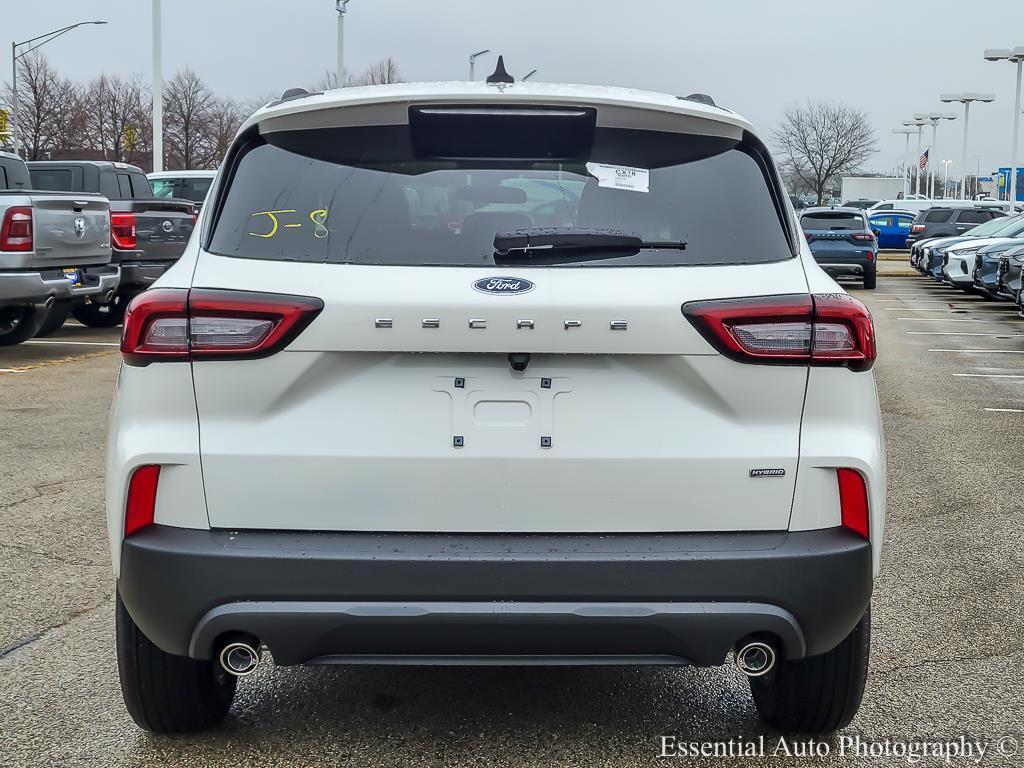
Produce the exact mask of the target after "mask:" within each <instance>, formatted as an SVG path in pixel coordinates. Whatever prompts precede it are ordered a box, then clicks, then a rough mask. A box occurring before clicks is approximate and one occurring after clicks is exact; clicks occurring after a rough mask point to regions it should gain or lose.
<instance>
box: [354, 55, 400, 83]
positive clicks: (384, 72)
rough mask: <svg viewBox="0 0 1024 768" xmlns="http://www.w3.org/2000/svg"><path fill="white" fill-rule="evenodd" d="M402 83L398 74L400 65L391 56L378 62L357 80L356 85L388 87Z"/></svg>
mask: <svg viewBox="0 0 1024 768" xmlns="http://www.w3.org/2000/svg"><path fill="white" fill-rule="evenodd" d="M400 82H402V76H401V75H400V74H399V73H398V65H397V64H396V63H395V60H394V59H392V58H391V57H390V56H388V57H387V58H386V59H382V60H381V61H378V62H377V63H376V64H374V65H373V66H372V67H370V68H369V69H368V70H366V71H365V72H363V74H361V75H360V76H359V77H357V78H356V85H387V84H388V83H400Z"/></svg>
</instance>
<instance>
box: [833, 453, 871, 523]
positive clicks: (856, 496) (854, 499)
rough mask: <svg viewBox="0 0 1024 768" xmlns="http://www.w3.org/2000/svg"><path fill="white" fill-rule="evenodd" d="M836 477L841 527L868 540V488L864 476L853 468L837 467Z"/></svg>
mask: <svg viewBox="0 0 1024 768" xmlns="http://www.w3.org/2000/svg"><path fill="white" fill-rule="evenodd" d="M836 477H837V478H838V479H839V506H840V508H841V510H842V521H843V527H844V528H849V529H850V530H851V531H853V532H854V533H857V534H860V535H861V536H863V537H864V538H865V539H869V540H870V538H871V524H870V518H869V517H868V488H867V484H866V483H865V482H864V476H863V475H862V474H861V473H860V472H858V471H857V470H855V469H837V470H836Z"/></svg>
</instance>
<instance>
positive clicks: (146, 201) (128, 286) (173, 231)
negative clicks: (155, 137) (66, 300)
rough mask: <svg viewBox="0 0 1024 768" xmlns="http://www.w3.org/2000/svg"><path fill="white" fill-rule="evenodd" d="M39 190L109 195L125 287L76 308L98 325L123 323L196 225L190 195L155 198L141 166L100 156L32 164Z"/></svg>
mask: <svg viewBox="0 0 1024 768" xmlns="http://www.w3.org/2000/svg"><path fill="white" fill-rule="evenodd" d="M28 169H29V173H30V174H31V176H32V184H33V186H35V187H36V188H37V189H52V190H70V191H73V192H99V193H100V194H102V195H106V196H107V197H108V198H109V199H110V233H111V245H112V246H113V260H114V262H115V263H116V264H119V265H120V267H121V286H120V288H119V289H118V291H117V294H116V295H115V296H114V299H113V301H111V302H109V303H107V304H96V303H93V302H88V303H85V304H83V305H82V306H79V307H75V308H73V309H72V314H74V316H75V319H76V320H78V321H79V322H81V323H84V324H85V325H89V326H93V327H96V328H108V327H111V326H115V325H119V324H120V323H121V320H122V318H123V317H124V309H125V307H126V306H127V304H128V302H129V301H131V299H132V297H134V296H135V295H136V294H138V293H141V292H142V291H144V290H146V288H148V287H149V286H150V285H152V284H153V281H155V280H156V279H157V278H158V277H160V275H162V274H163V273H164V272H166V271H167V269H168V267H170V266H171V265H172V264H173V263H174V262H176V261H177V260H178V257H180V256H181V254H182V251H184V250H185V244H186V243H188V239H189V237H190V236H191V235H192V227H193V225H194V224H195V204H194V203H193V202H192V201H191V200H178V199H174V198H166V197H165V198H157V197H155V196H154V194H153V189H152V187H150V185H149V180H148V179H147V178H146V174H144V173H143V172H142V169H141V168H138V167H136V166H134V165H128V164H127V163H112V162H107V161H96V160H45V161H44V160H40V161H32V162H30V163H28Z"/></svg>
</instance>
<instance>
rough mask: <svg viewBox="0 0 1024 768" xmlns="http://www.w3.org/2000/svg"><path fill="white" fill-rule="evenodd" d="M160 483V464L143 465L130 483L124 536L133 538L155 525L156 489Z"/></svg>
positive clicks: (138, 468)
mask: <svg viewBox="0 0 1024 768" xmlns="http://www.w3.org/2000/svg"><path fill="white" fill-rule="evenodd" d="M159 481H160V465H159V464H143V465H142V466H141V467H136V468H135V471H134V472H132V478H131V480H129V481H128V500H127V501H126V502H125V508H124V535H125V536H126V537H127V536H131V535H132V534H133V533H135V532H136V531H138V530H141V529H143V528H145V527H146V526H147V525H152V524H153V516H154V514H155V512H156V487H157V483H158V482H159Z"/></svg>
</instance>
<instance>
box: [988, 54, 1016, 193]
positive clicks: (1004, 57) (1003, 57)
mask: <svg viewBox="0 0 1024 768" xmlns="http://www.w3.org/2000/svg"><path fill="white" fill-rule="evenodd" d="M985 60H986V61H1012V62H1013V63H1014V64H1016V65H1017V99H1016V101H1015V102H1014V105H1013V145H1012V146H1011V147H1010V206H1011V210H1012V206H1014V205H1016V204H1017V139H1018V138H1019V136H1020V84H1021V70H1022V66H1024V47H1017V48H1014V49H1013V50H1012V51H1011V50H1008V49H1005V48H989V49H988V50H987V51H985Z"/></svg>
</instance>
